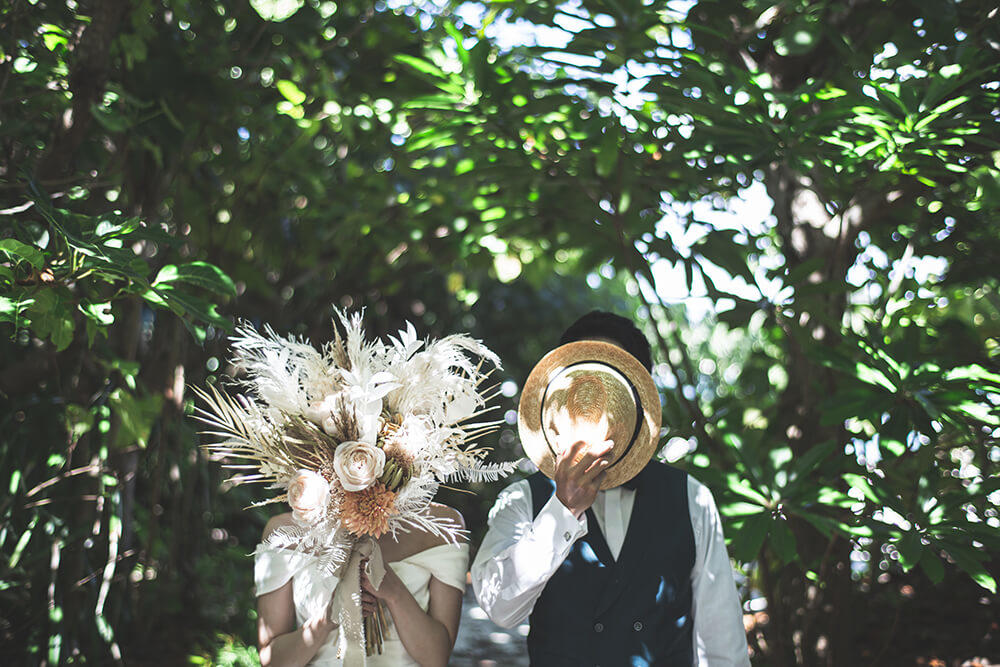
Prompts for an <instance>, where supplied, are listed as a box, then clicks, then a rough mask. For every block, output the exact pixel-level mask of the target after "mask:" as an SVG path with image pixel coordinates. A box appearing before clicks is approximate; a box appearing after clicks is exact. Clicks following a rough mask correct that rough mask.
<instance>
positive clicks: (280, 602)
mask: <svg viewBox="0 0 1000 667" xmlns="http://www.w3.org/2000/svg"><path fill="white" fill-rule="evenodd" d="M426 511H427V512H429V513H430V514H431V515H432V516H434V517H435V518H438V519H444V520H446V521H450V522H451V523H453V524H455V525H456V527H458V528H464V527H465V525H464V521H463V519H462V515H461V514H460V513H459V512H458V511H457V510H455V509H452V508H451V507H448V506H446V505H441V504H438V503H432V504H431V505H430V506H429V507H428V508H427V510H426ZM293 521H294V520H293V518H292V513H291V512H287V513H285V514H280V515H278V516H276V517H274V518H272V519H271V520H270V521H268V523H267V526H266V527H265V528H264V535H263V538H264V540H265V541H263V542H262V543H261V545H260V546H259V547H258V548H257V552H256V562H255V567H254V579H255V584H256V592H257V615H258V620H257V636H258V645H259V649H260V662H261V664H262V665H263V666H264V667H269V666H271V665H281V666H282V667H284V666H285V665H306V664H313V665H329V666H332V665H340V664H341V660H340V659H339V658H338V657H337V625H336V623H334V622H331V621H329V620H328V619H327V618H326V607H327V603H328V602H329V601H330V597H331V596H332V595H333V591H334V588H336V586H337V579H336V578H333V577H327V576H324V575H322V574H321V573H320V571H319V568H318V564H317V562H316V559H315V558H314V557H313V556H311V555H309V554H308V553H302V552H298V553H296V552H295V551H292V550H291V549H284V548H279V547H274V546H270V545H268V544H267V542H266V539H267V537H268V535H270V534H271V533H272V532H273V531H275V530H276V529H278V528H281V527H283V526H288V525H291V524H292V522H293ZM378 543H379V546H380V547H381V549H382V557H383V559H384V561H385V578H384V579H383V580H382V585H381V586H380V587H379V589H378V590H375V589H374V587H373V586H372V585H371V583H370V582H369V581H368V580H367V578H366V577H365V576H364V573H363V572H362V577H361V585H362V589H363V590H362V594H361V604H362V610H363V613H364V615H365V616H369V615H371V614H372V613H374V611H375V605H376V603H377V601H379V600H380V601H381V602H382V603H383V604H384V605H385V607H387V608H388V610H389V616H390V617H391V620H390V630H389V632H388V633H387V636H386V638H385V640H384V644H383V647H382V653H381V655H378V654H376V655H373V656H369V658H368V664H369V665H376V666H377V665H385V666H388V665H392V666H393V667H395V666H396V665H447V664H448V658H449V656H450V655H451V651H452V648H453V647H454V645H455V637H456V635H457V634H458V622H459V618H460V615H461V610H462V594H463V593H464V591H465V577H466V574H465V573H466V570H467V569H468V562H469V545H468V544H467V543H465V542H461V543H459V544H453V543H451V542H446V541H445V540H444V539H443V538H441V537H438V536H435V535H432V534H430V533H427V532H417V531H411V532H408V533H398V534H397V535H396V538H393V536H392V534H391V533H386V534H385V535H383V536H382V537H381V538H379V539H378Z"/></svg>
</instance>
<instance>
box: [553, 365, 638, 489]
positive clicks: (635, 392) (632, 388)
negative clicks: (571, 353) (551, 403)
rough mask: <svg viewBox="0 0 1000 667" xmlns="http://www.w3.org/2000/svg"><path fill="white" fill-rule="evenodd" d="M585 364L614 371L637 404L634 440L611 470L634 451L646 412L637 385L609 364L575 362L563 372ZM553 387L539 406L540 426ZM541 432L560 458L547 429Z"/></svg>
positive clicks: (616, 460)
mask: <svg viewBox="0 0 1000 667" xmlns="http://www.w3.org/2000/svg"><path fill="white" fill-rule="evenodd" d="M583 364H600V365H601V366H607V367H608V368H610V369H611V370H613V371H614V372H615V374H616V375H619V376H621V378H622V379H623V380H624V381H625V384H626V385H628V389H629V391H631V392H632V400H633V401H634V402H635V428H634V429H633V430H632V438H631V439H630V440H629V441H628V445H626V447H625V451H624V452H622V453H621V456H619V457H618V458H617V459H615V462H614V463H612V464H611V465H609V466H608V467H607V468H606V470H611V469H612V468H614V467H615V466H616V465H618V462H619V461H623V460H625V458H627V456H628V453H629V451H630V450H631V449H632V445H634V444H635V441H636V440H637V439H638V437H639V432H640V431H641V430H642V422H643V421H644V420H645V418H646V412H645V410H644V409H643V407H642V399H641V398H640V397H639V391H638V390H637V389H636V388H635V385H634V384H632V381H631V380H630V379H629V378H628V376H627V375H625V374H624V373H622V372H621V371H619V370H618V369H617V368H615V367H614V366H612V365H611V364H609V363H606V362H604V361H600V360H598V359H587V360H583V361H577V362H574V363H572V364H569V365H568V366H564V367H563V372H565V371H568V370H569V369H571V368H573V367H574V366H581V365H583ZM551 386H552V383H551V382H550V383H548V384H547V385H546V386H545V391H544V392H543V393H542V400H541V401H540V402H539V404H538V423H539V424H544V423H545V401H546V399H547V398H548V396H549V387H551ZM541 432H542V437H544V438H545V445H546V446H547V447H548V448H549V451H550V452H552V454H553V456H556V457H558V456H559V454H558V453H557V452H556V450H554V449H553V448H552V443H551V442H549V434H548V433H547V429H545V428H542V429H541Z"/></svg>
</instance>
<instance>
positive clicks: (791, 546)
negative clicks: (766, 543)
mask: <svg viewBox="0 0 1000 667" xmlns="http://www.w3.org/2000/svg"><path fill="white" fill-rule="evenodd" d="M771 548H772V549H774V552H775V553H776V554H778V557H779V558H780V559H781V562H782V563H790V562H792V561H793V560H795V559H796V558H798V552H797V551H796V544H795V534H794V533H792V529H791V528H789V526H788V521H787V520H786V519H784V518H781V517H778V518H776V519H775V521H774V524H773V525H772V526H771Z"/></svg>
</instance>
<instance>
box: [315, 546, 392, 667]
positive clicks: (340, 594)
mask: <svg viewBox="0 0 1000 667" xmlns="http://www.w3.org/2000/svg"><path fill="white" fill-rule="evenodd" d="M362 563H364V568H365V574H366V575H367V576H368V580H369V581H370V582H372V586H374V587H375V589H376V590H377V589H378V588H379V586H381V585H382V579H383V578H384V577H385V563H384V562H383V561H382V549H380V548H379V546H378V543H377V542H376V541H375V540H374V539H372V538H371V537H362V538H359V539H358V540H357V541H356V542H355V543H354V546H353V548H352V549H351V555H350V557H349V558H348V559H347V562H345V563H344V564H343V565H341V567H340V570H339V572H336V573H335V574H336V576H337V577H338V579H339V582H338V583H337V587H336V588H335V589H334V591H333V597H331V598H330V604H329V605H328V606H327V611H326V614H327V618H328V619H329V620H330V621H331V622H333V623H338V624H339V625H340V639H339V641H340V645H339V651H338V652H339V654H340V657H341V659H342V660H343V661H344V667H362V666H363V665H364V664H365V629H364V619H363V618H362V615H361V566H362Z"/></svg>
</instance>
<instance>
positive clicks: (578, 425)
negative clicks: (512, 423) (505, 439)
mask: <svg viewBox="0 0 1000 667" xmlns="http://www.w3.org/2000/svg"><path fill="white" fill-rule="evenodd" d="M517 427H518V433H519V435H520V437H521V446H522V447H523V448H524V453H525V454H527V455H528V458H530V459H531V460H532V461H534V463H535V465H537V466H538V468H539V470H541V471H542V472H543V473H544V474H545V475H546V476H548V477H549V478H551V477H552V475H553V474H554V472H555V461H556V456H557V454H558V453H559V452H560V451H561V447H562V446H569V445H571V444H573V443H574V442H576V441H578V440H587V441H590V442H593V443H595V444H598V443H601V442H603V441H604V440H612V441H613V442H614V445H613V446H612V448H611V455H610V461H611V465H610V466H609V467H608V468H607V474H606V475H605V476H604V481H603V482H602V483H601V488H602V489H610V488H612V487H615V486H618V485H620V484H623V483H624V482H627V481H628V480H630V479H632V478H633V477H635V475H637V474H638V473H639V471H640V470H642V469H643V468H644V467H645V466H646V464H647V463H649V460H650V459H651V458H652V457H653V454H654V453H655V452H656V445H657V442H658V440H659V436H660V397H659V394H657V392H656V386H655V385H654V384H653V378H652V377H651V376H650V374H649V371H647V370H646V368H645V367H644V366H643V365H642V363H640V362H639V360H638V359H636V358H635V357H633V356H632V355H631V354H629V353H628V352H626V351H625V350H624V349H622V348H620V347H618V346H617V345H614V344H612V343H606V342H603V341H597V340H581V341H576V342H574V343H567V344H566V345H562V346H560V347H557V348H556V349H554V350H552V351H551V352H549V353H548V354H546V355H545V356H544V357H543V358H542V360H541V361H539V362H538V363H537V364H536V365H535V367H534V368H533V369H532V371H531V374H530V375H529V376H528V380H527V382H525V384H524V390H523V391H522V392H521V402H520V405H519V406H518V418H517Z"/></svg>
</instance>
